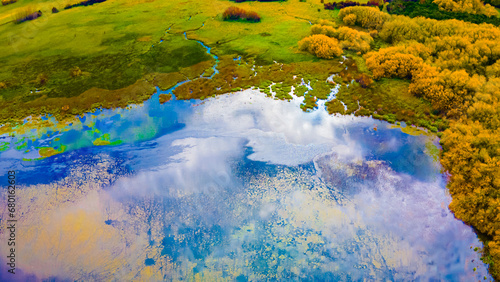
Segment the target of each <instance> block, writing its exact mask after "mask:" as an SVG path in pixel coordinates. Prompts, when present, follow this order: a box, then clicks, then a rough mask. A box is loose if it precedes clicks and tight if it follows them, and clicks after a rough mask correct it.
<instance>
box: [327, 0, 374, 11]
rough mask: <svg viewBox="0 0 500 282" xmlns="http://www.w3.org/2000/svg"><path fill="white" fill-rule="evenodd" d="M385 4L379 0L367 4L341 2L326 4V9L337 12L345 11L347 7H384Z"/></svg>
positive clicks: (372, 0)
mask: <svg viewBox="0 0 500 282" xmlns="http://www.w3.org/2000/svg"><path fill="white" fill-rule="evenodd" d="M383 5H384V2H383V1H382V2H381V3H380V2H379V1H378V0H370V1H368V2H367V3H359V2H356V1H349V0H347V1H340V2H330V3H325V9H326V10H335V9H343V8H346V7H352V6H369V7H377V6H383Z"/></svg>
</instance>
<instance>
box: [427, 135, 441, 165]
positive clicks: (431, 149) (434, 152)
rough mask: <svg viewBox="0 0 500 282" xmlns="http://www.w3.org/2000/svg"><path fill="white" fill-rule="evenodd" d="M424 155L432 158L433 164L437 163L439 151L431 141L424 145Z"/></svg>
mask: <svg viewBox="0 0 500 282" xmlns="http://www.w3.org/2000/svg"><path fill="white" fill-rule="evenodd" d="M425 153H426V154H427V155H429V156H431V157H432V159H433V160H434V162H436V163H437V162H439V153H440V149H439V148H438V146H436V145H435V144H434V142H432V141H430V140H429V141H427V142H426V143H425Z"/></svg>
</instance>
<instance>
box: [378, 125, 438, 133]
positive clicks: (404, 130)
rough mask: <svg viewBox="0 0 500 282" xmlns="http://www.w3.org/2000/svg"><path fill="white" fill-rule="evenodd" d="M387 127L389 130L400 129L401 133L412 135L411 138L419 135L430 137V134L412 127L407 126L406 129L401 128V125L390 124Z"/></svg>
mask: <svg viewBox="0 0 500 282" xmlns="http://www.w3.org/2000/svg"><path fill="white" fill-rule="evenodd" d="M388 127H389V128H390V129H393V128H399V129H401V131H402V132H403V133H406V134H408V135H412V136H419V135H426V136H431V135H432V133H429V132H427V131H426V130H423V129H420V128H418V127H414V126H409V125H407V126H406V127H402V126H401V125H397V124H391V125H389V126H388Z"/></svg>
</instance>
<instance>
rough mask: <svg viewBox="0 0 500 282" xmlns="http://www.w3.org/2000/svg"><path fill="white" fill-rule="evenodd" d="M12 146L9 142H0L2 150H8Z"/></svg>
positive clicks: (0, 149)
mask: <svg viewBox="0 0 500 282" xmlns="http://www.w3.org/2000/svg"><path fill="white" fill-rule="evenodd" d="M9 148H10V143H9V142H2V143H0V152H3V151H7V150H8V149H9Z"/></svg>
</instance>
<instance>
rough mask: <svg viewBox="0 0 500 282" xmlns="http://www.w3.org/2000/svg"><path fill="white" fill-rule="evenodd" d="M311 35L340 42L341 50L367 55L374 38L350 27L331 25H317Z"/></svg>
mask: <svg viewBox="0 0 500 282" xmlns="http://www.w3.org/2000/svg"><path fill="white" fill-rule="evenodd" d="M311 34H323V35H326V36H328V37H332V38H335V39H338V40H339V46H340V48H341V49H347V50H353V51H358V52H362V53H366V52H367V51H369V50H370V43H372V42H373V38H372V37H371V36H370V34H368V33H366V32H362V31H358V30H355V29H352V28H349V27H345V26H343V27H340V28H334V27H333V26H329V25H321V24H316V25H313V26H312V27H311Z"/></svg>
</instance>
